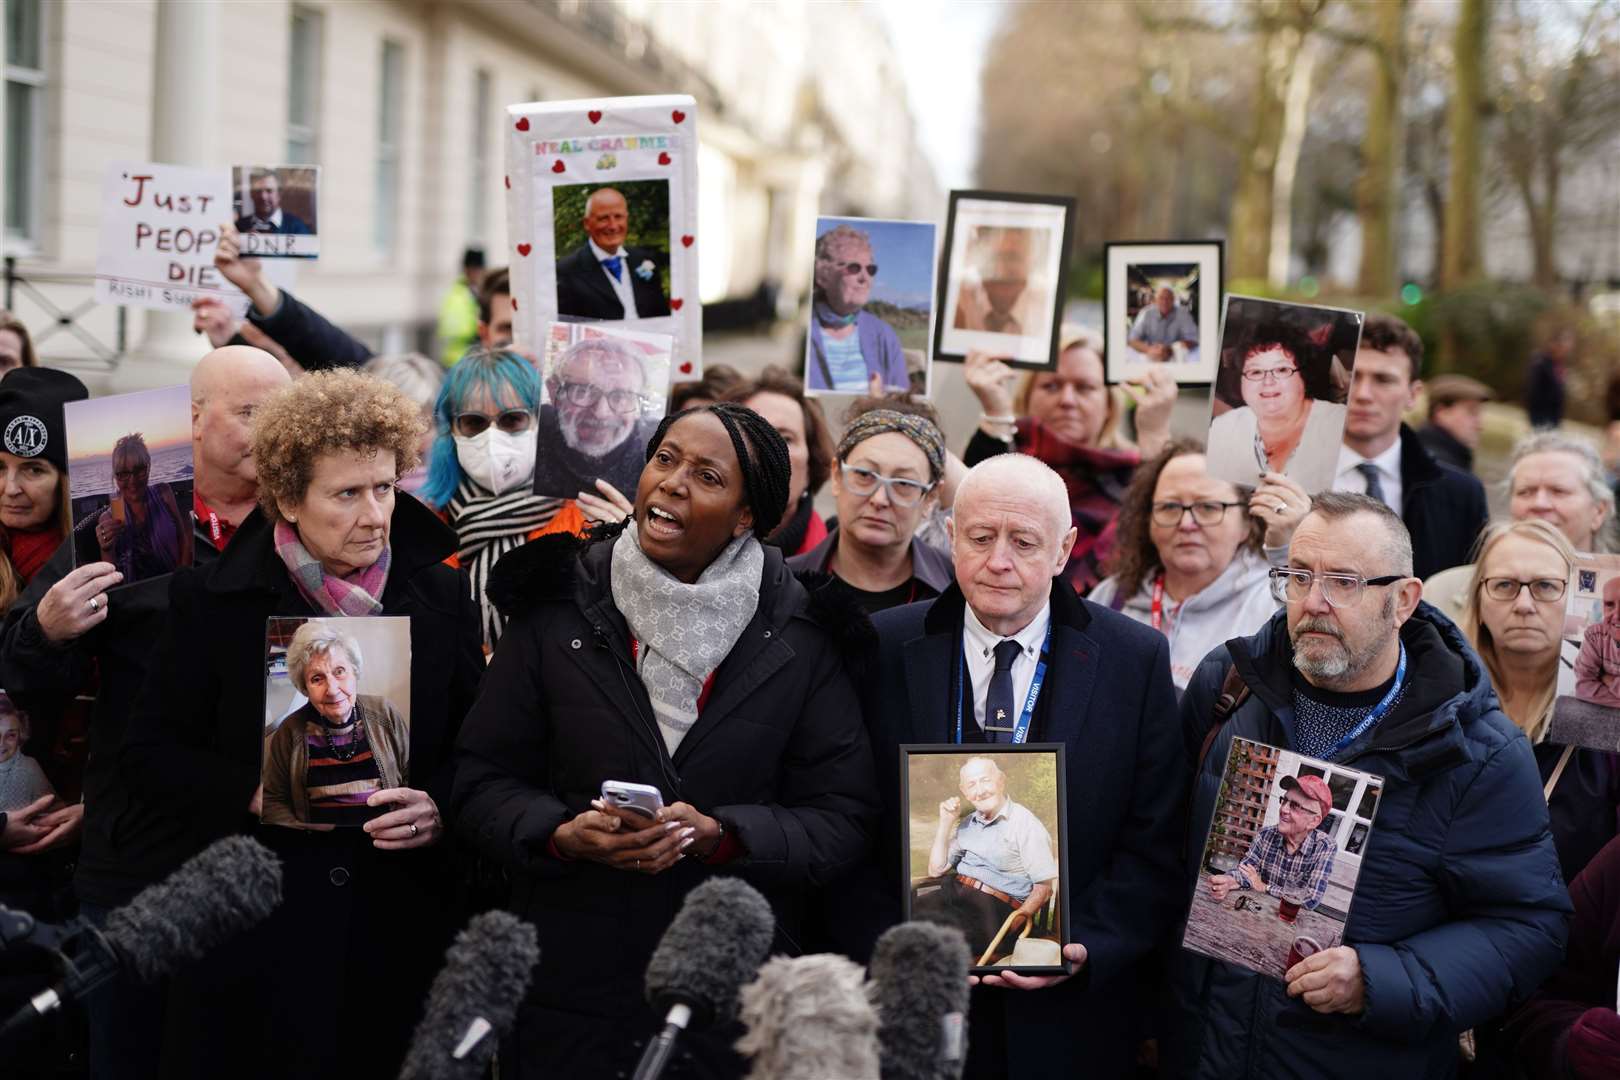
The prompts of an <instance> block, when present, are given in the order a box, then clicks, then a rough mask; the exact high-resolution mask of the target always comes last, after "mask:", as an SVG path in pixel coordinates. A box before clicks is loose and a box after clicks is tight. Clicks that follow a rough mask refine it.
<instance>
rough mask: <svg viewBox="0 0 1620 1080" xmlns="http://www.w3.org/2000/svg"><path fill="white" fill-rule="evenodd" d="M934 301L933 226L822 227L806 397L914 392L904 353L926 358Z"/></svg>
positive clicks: (847, 221) (831, 222)
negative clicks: (907, 352)
mask: <svg viewBox="0 0 1620 1080" xmlns="http://www.w3.org/2000/svg"><path fill="white" fill-rule="evenodd" d="M880 253H881V257H880ZM880 267H881V274H882V276H881V277H880V276H879V273H880ZM933 297H934V226H933V225H932V224H930V223H928V222H922V221H869V220H866V219H862V218H820V219H818V220H817V222H816V267H815V289H814V293H813V295H812V298H811V315H810V330H809V333H808V334H807V335H806V338H805V358H804V372H805V389H806V391H807V392H809V393H812V394H816V393H822V394H825V393H835V394H870V395H873V396H878V395H881V394H882V393H883V392H884V391H885V390H905V389H908V387H909V378H908V376H907V374H906V350H907V349H911V350H914V351H916V352H917V353H918V354H919V356H922V357H926V355H927V351H928V342H929V340H930V337H931V334H930V331H931V329H932V314H933V303H934V301H933Z"/></svg>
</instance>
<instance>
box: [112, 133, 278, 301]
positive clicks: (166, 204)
mask: <svg viewBox="0 0 1620 1080" xmlns="http://www.w3.org/2000/svg"><path fill="white" fill-rule="evenodd" d="M101 201H102V206H101V243H100V246H99V247H98V248H97V251H96V301H97V302H98V303H102V304H122V305H126V306H129V307H142V308H158V309H165V308H171V309H176V310H187V309H189V308H190V307H191V302H192V301H193V300H195V299H197V298H198V297H201V296H211V297H214V298H216V299H220V300H224V301H226V302H227V303H230V304H231V305H232V306H233V307H235V308H236V311H237V314H238V315H240V314H241V313H242V312H243V311H244V310H246V307H247V300H246V298H245V297H244V296H243V295H242V293H241V292H240V291H238V290H237V289H236V288H235V286H233V285H231V284H230V283H229V282H227V281H226V280H225V279H224V277H222V276H221V275H220V272H219V271H218V270H217V269H216V268H215V267H214V251H215V249H216V248H218V247H219V224H220V222H222V221H225V220H227V219H228V218H229V216H230V213H231V187H230V175H229V174H228V173H227V172H226V171H225V170H223V169H194V168H191V167H190V166H187V165H161V164H151V163H139V162H115V163H113V164H112V165H109V166H108V167H107V175H106V177H105V179H104V181H103V183H102V200H101Z"/></svg>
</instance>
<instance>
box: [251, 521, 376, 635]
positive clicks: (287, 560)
mask: <svg viewBox="0 0 1620 1080" xmlns="http://www.w3.org/2000/svg"><path fill="white" fill-rule="evenodd" d="M275 536H276V554H277V555H280V556H281V561H282V563H284V564H285V565H286V567H287V573H288V574H289V575H290V576H291V577H292V579H293V584H294V585H296V586H298V592H299V594H300V595H302V596H303V598H304V599H305V600H308V601H309V602H310V604H311V606H313V607H314V608H315V610H317V611H319V612H320V613H321V614H323V615H354V616H360V615H381V614H382V609H383V606H382V599H381V597H382V591H383V586H384V585H385V584H387V583H388V562H389V549H388V545H386V544H385V545H383V550H382V554H381V555H379V556H378V557H377V561H376V562H374V563H372V564H371V565H370V566H368V567H366V568H365V569H364V570H356V571H355V572H354V573H352V574H350V575H349V576H348V577H333V576H332V575H331V574H328V573H327V572H326V571H325V570H324V569H322V567H321V561H320V560H319V559H317V558H316V557H315V556H313V555H311V554H310V553H309V550H308V549H307V548H305V547H304V544H303V541H301V540H299V539H298V533H297V531H296V530H294V529H293V527H292V526H291V525H288V524H287V523H286V522H285V521H278V522H276V534H275Z"/></svg>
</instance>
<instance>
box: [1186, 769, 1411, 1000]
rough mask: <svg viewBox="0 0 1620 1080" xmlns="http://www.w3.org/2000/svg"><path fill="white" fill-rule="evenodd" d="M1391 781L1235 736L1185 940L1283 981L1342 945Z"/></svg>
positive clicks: (1217, 956)
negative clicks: (1290, 971) (1310, 959)
mask: <svg viewBox="0 0 1620 1080" xmlns="http://www.w3.org/2000/svg"><path fill="white" fill-rule="evenodd" d="M1383 790H1384V779H1383V777H1381V776H1375V775H1373V774H1372V773H1368V772H1362V771H1360V770H1359V769H1351V768H1347V767H1345V766H1343V765H1338V764H1334V763H1331V762H1327V761H1320V760H1318V759H1316V758H1310V757H1306V756H1304V755H1303V754H1296V753H1294V752H1293V751H1291V750H1281V749H1279V748H1277V747H1275V746H1267V745H1265V744H1264V743H1258V742H1252V741H1250V740H1248V739H1233V740H1232V750H1231V753H1230V754H1229V755H1228V756H1227V759H1226V771H1225V773H1223V774H1222V776H1221V792H1220V796H1219V798H1218V799H1217V800H1216V802H1215V813H1214V816H1213V818H1212V820H1211V821H1210V826H1209V832H1208V833H1207V834H1206V838H1205V840H1204V849H1203V854H1202V856H1201V857H1200V859H1199V863H1198V878H1197V881H1196V882H1195V884H1194V885H1193V896H1192V905H1191V909H1190V911H1189V912H1188V915H1187V929H1186V933H1185V935H1184V936H1183V938H1182V941H1181V943H1182V945H1183V946H1185V947H1186V948H1189V949H1191V950H1192V951H1194V952H1198V953H1203V954H1204V955H1205V956H1212V957H1214V958H1215V959H1217V960H1225V961H1227V962H1228V963H1232V964H1237V965H1238V966H1240V967H1245V968H1248V969H1249V970H1250V971H1257V972H1259V973H1260V974H1262V975H1270V976H1271V977H1272V978H1275V979H1281V978H1282V977H1283V974H1284V972H1286V971H1287V970H1288V969H1289V968H1291V967H1293V966H1294V965H1295V964H1297V963H1299V962H1300V961H1301V960H1303V959H1305V957H1307V956H1310V955H1312V954H1313V953H1318V952H1321V951H1322V950H1323V949H1331V948H1333V947H1334V946H1336V945H1338V944H1339V942H1340V941H1341V940H1342V939H1343V937H1344V923H1345V920H1346V919H1347V918H1349V915H1350V901H1351V900H1352V899H1353V898H1354V896H1355V892H1356V879H1357V878H1358V877H1359V876H1360V874H1361V860H1362V858H1363V856H1365V855H1366V852H1367V844H1368V842H1369V841H1370V840H1371V839H1372V828H1373V818H1374V816H1375V815H1376V814H1377V812H1378V798H1379V796H1380V795H1382V794H1383Z"/></svg>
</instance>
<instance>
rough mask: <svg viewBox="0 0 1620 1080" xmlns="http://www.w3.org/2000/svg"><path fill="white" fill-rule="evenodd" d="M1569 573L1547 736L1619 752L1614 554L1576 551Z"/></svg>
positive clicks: (1618, 583) (1619, 609)
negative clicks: (1555, 688) (1572, 566)
mask: <svg viewBox="0 0 1620 1080" xmlns="http://www.w3.org/2000/svg"><path fill="white" fill-rule="evenodd" d="M1570 577H1571V580H1570V582H1569V584H1568V586H1566V588H1565V591H1564V594H1565V596H1566V600H1565V601H1564V627H1563V639H1564V640H1563V645H1562V647H1561V654H1560V663H1559V665H1558V697H1557V700H1556V701H1554V703H1553V712H1552V719H1551V720H1550V721H1549V722H1548V725H1547V738H1548V740H1549V741H1551V742H1556V743H1561V744H1563V745H1564V746H1566V747H1571V746H1578V747H1584V748H1586V749H1588V750H1599V751H1603V752H1605V753H1615V752H1620V555H1604V554H1589V553H1581V554H1578V555H1577V556H1576V562H1575V569H1574V572H1573V573H1572V574H1571V575H1570Z"/></svg>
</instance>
